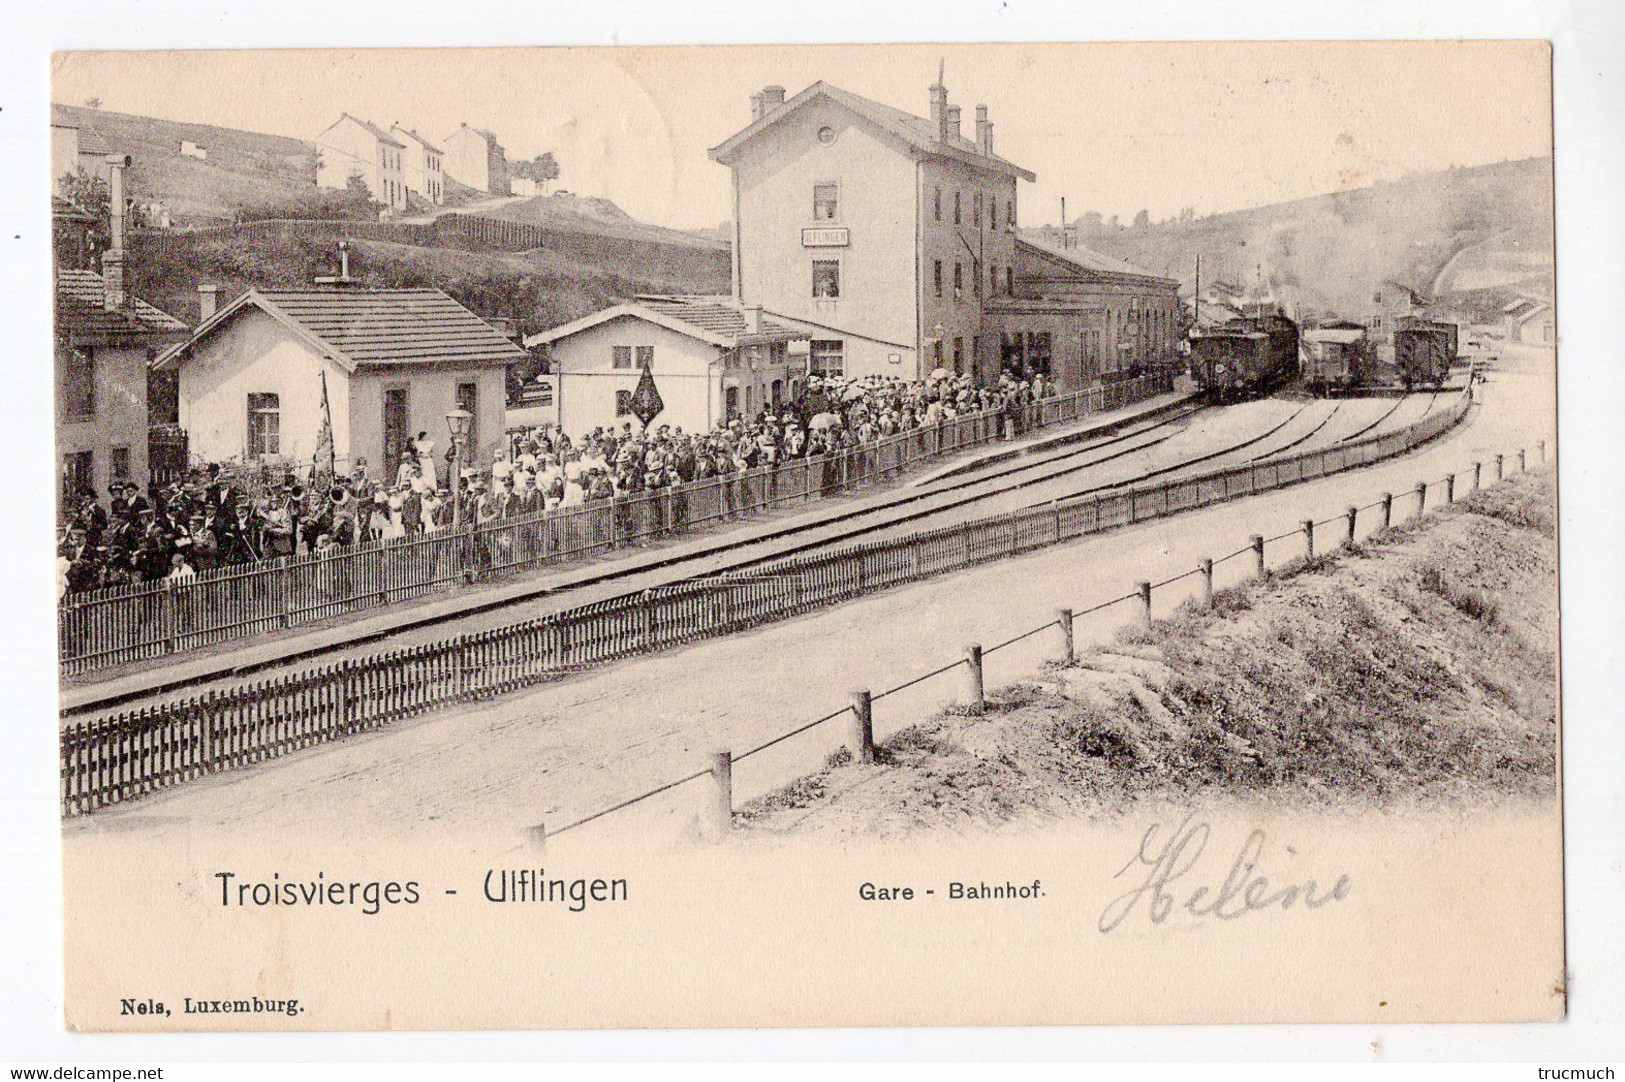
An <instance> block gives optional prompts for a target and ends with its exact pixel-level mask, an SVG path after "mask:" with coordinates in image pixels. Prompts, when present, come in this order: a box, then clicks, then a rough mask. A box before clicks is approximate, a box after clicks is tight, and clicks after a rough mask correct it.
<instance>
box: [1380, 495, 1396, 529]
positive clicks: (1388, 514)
mask: <svg viewBox="0 0 1625 1082" xmlns="http://www.w3.org/2000/svg"><path fill="white" fill-rule="evenodd" d="M1393 524H1394V494H1393V493H1392V492H1384V493H1383V494H1382V528H1383V529H1385V530H1386V529H1387V528H1388V527H1389V526H1392V525H1393Z"/></svg>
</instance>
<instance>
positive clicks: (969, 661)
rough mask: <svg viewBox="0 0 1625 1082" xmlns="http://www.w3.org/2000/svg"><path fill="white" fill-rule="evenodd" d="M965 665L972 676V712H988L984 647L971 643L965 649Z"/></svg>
mask: <svg viewBox="0 0 1625 1082" xmlns="http://www.w3.org/2000/svg"><path fill="white" fill-rule="evenodd" d="M965 665H966V668H967V669H968V670H969V674H970V712H971V713H972V714H981V713H983V712H984V711H986V710H987V685H986V684H984V683H983V682H982V647H981V646H980V645H979V644H977V643H971V644H970V645H969V646H967V647H965Z"/></svg>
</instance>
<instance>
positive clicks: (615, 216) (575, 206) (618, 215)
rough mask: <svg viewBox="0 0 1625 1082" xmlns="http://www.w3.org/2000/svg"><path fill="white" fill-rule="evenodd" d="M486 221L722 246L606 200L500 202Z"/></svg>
mask: <svg viewBox="0 0 1625 1082" xmlns="http://www.w3.org/2000/svg"><path fill="white" fill-rule="evenodd" d="M481 214H482V215H484V216H485V217H487V218H503V219H507V220H510V221H516V222H535V223H536V224H538V225H545V226H548V227H550V228H553V229H568V230H572V231H576V232H581V233H595V234H601V235H604V236H611V237H623V238H626V239H628V240H646V241H652V242H655V243H659V244H678V245H683V246H686V247H694V248H716V249H720V248H723V247H725V245H724V244H722V243H721V242H719V241H716V240H712V239H711V238H708V237H705V236H701V235H699V234H696V233H693V232H690V231H688V230H683V229H667V228H666V227H665V226H659V225H650V224H649V223H648V222H640V221H638V220H637V219H636V218H634V217H632V216H631V215H630V214H628V213H626V211H624V210H622V209H621V208H620V207H618V206H616V205H615V204H614V203H613V202H611V201H610V200H608V199H602V198H597V197H593V196H581V195H573V194H571V193H569V192H555V193H554V194H552V195H538V196H535V197H534V198H531V199H525V200H521V201H519V202H517V203H504V204H503V205H501V206H499V207H492V208H490V209H489V210H485V211H482V212H481Z"/></svg>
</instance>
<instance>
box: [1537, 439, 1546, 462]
mask: <svg viewBox="0 0 1625 1082" xmlns="http://www.w3.org/2000/svg"><path fill="white" fill-rule="evenodd" d="M1535 446H1536V447H1538V448H1540V460H1541V462H1545V461H1546V441H1545V440H1540V441H1539V442H1538V443H1536V444H1535Z"/></svg>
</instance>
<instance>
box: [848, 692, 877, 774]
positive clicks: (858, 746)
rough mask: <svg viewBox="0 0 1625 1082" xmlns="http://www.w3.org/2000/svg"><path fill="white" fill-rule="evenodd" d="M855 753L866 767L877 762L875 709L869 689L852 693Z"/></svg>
mask: <svg viewBox="0 0 1625 1082" xmlns="http://www.w3.org/2000/svg"><path fill="white" fill-rule="evenodd" d="M852 735H853V738H854V739H853V744H854V745H855V746H854V748H853V753H854V754H855V755H857V757H858V762H860V763H863V764H864V765H865V766H867V765H869V764H871V763H873V762H874V761H875V707H874V700H873V698H872V697H871V696H870V695H869V689H868V688H859V689H857V690H856V691H854V692H853V693H852Z"/></svg>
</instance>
